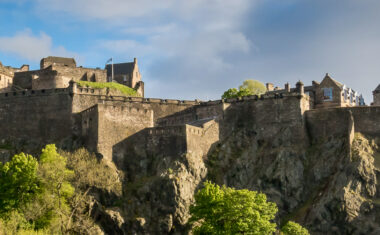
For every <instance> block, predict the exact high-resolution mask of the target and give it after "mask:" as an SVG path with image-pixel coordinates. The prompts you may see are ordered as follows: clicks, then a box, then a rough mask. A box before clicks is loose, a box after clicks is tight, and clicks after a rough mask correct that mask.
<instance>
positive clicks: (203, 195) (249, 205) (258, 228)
mask: <svg viewBox="0 0 380 235" xmlns="http://www.w3.org/2000/svg"><path fill="white" fill-rule="evenodd" d="M190 212H191V214H192V217H191V219H190V222H191V223H193V224H194V226H195V227H194V233H195V234H270V233H273V232H275V231H276V224H275V223H272V222H271V220H273V219H274V217H275V214H276V213H277V206H276V204H274V203H272V202H267V198H266V196H265V194H262V193H258V192H255V191H249V190H246V189H242V190H236V189H233V188H228V187H225V186H223V187H219V186H218V185H215V184H213V183H211V182H208V181H207V182H205V183H204V188H203V189H201V190H199V191H198V192H197V193H196V194H195V205H194V206H191V207H190Z"/></svg>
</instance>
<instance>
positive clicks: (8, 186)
mask: <svg viewBox="0 0 380 235" xmlns="http://www.w3.org/2000/svg"><path fill="white" fill-rule="evenodd" d="M37 169H38V162H37V160H36V159H35V158H33V157H32V156H31V155H27V154H24V153H20V154H18V155H15V156H13V158H12V160H11V161H9V162H7V163H5V165H2V164H1V163H0V217H3V215H4V213H6V212H9V211H11V210H13V209H15V210H18V209H20V207H21V206H22V205H24V204H26V203H28V202H30V201H31V200H32V198H33V196H34V195H35V194H36V193H37V192H38V190H39V186H38V179H37Z"/></svg>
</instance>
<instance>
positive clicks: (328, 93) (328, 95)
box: [323, 87, 333, 101]
mask: <svg viewBox="0 0 380 235" xmlns="http://www.w3.org/2000/svg"><path fill="white" fill-rule="evenodd" d="M323 100H324V101H332V100H333V93H332V87H329V88H323Z"/></svg>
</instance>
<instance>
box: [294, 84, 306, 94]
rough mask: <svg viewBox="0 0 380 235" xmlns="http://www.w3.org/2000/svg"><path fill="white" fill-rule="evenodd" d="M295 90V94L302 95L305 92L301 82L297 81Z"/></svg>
mask: <svg viewBox="0 0 380 235" xmlns="http://www.w3.org/2000/svg"><path fill="white" fill-rule="evenodd" d="M296 90H297V92H299V93H300V94H304V92H305V88H304V85H303V83H302V82H301V81H298V82H297V84H296Z"/></svg>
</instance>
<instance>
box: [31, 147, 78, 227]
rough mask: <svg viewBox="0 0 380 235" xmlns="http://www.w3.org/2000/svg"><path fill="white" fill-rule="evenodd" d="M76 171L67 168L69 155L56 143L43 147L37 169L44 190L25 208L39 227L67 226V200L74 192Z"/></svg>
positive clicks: (68, 211) (68, 210)
mask: <svg viewBox="0 0 380 235" xmlns="http://www.w3.org/2000/svg"><path fill="white" fill-rule="evenodd" d="M73 175H74V172H73V171H71V170H69V169H67V168H66V158H64V157H63V156H61V155H60V154H58V152H57V149H56V147H55V145H54V144H51V145H47V146H46V147H45V148H44V149H42V154H41V155H40V168H39V171H38V176H39V178H40V181H41V184H42V193H41V194H39V195H38V196H37V197H36V200H35V201H34V202H33V203H31V204H30V205H29V207H28V208H26V210H25V214H26V215H27V216H28V215H29V216H30V217H29V219H30V220H34V221H35V225H36V227H35V228H36V229H43V228H46V227H48V226H49V227H50V229H51V230H52V231H54V232H58V231H59V232H62V231H64V230H65V224H66V222H65V221H66V220H67V217H68V215H69V214H70V207H69V204H68V200H69V199H70V198H71V197H72V196H73V194H74V187H73V186H72V185H71V184H70V180H71V178H72V177H73ZM28 209H29V210H28ZM30 209H33V211H30ZM36 211H37V212H38V213H36ZM33 212H34V213H33ZM33 214H34V215H35V216H33ZM36 215H37V216H36Z"/></svg>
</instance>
